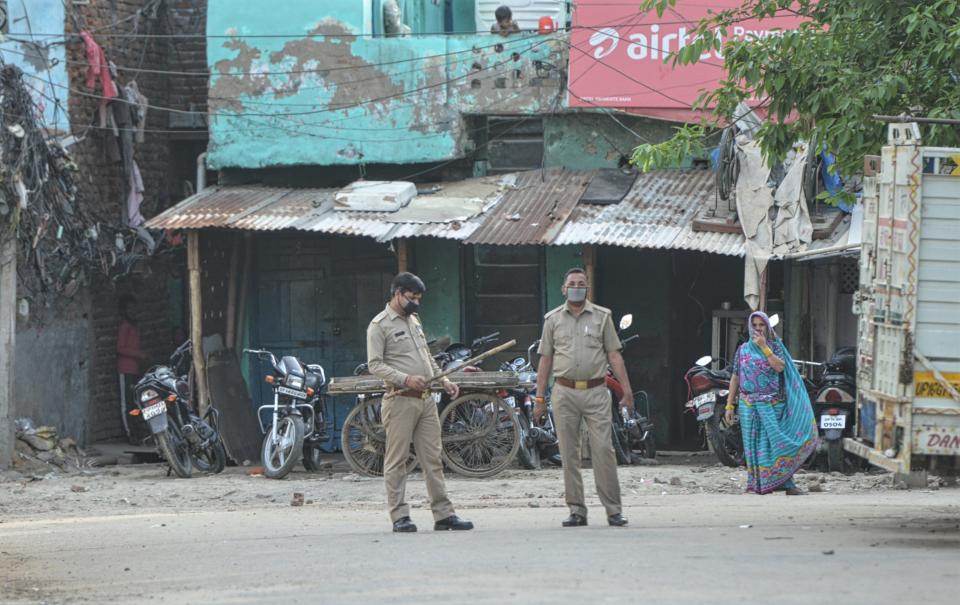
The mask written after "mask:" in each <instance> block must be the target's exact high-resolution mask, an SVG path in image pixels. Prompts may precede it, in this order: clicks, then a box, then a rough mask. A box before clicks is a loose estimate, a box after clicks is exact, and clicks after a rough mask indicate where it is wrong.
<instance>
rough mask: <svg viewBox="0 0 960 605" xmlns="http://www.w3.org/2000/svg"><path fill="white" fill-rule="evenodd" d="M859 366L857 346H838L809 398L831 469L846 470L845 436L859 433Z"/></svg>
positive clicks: (821, 445)
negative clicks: (857, 427) (857, 423)
mask: <svg viewBox="0 0 960 605" xmlns="http://www.w3.org/2000/svg"><path fill="white" fill-rule="evenodd" d="M856 369H857V350H856V348H855V347H843V348H841V349H837V351H836V352H834V354H833V355H832V356H831V357H830V360H829V361H827V362H826V363H825V364H823V373H822V374H821V376H820V381H819V385H818V388H817V390H816V394H815V395H812V396H811V398H810V400H811V402H812V403H813V413H814V417H815V418H817V426H818V427H819V429H820V447H819V448H818V452H817V453H818V455H820V454H823V452H824V450H825V452H826V462H827V465H826V466H827V470H828V471H830V472H843V471H844V454H843V439H844V438H845V437H853V436H854V434H855V432H856V426H855V422H856V420H855V419H856V402H857V379H856ZM818 457H819V456H818Z"/></svg>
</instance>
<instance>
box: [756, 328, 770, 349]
mask: <svg viewBox="0 0 960 605" xmlns="http://www.w3.org/2000/svg"><path fill="white" fill-rule="evenodd" d="M753 344H755V345H757V346H758V347H760V348H761V349H763V348H764V347H766V346H767V337H766V336H764V335H763V332H762V331H760V330H757V329H754V330H753Z"/></svg>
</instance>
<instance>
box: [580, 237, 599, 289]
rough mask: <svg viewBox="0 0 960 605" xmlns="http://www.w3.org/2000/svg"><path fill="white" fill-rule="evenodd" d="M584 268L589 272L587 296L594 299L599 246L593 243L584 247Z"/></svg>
mask: <svg viewBox="0 0 960 605" xmlns="http://www.w3.org/2000/svg"><path fill="white" fill-rule="evenodd" d="M583 270H584V271H586V272H587V298H589V299H590V300H594V298H593V293H594V292H595V291H596V290H595V288H594V282H595V281H596V276H597V248H596V246H593V245H591V244H586V245H585V246H584V247H583Z"/></svg>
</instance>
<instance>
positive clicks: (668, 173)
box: [552, 170, 744, 256]
mask: <svg viewBox="0 0 960 605" xmlns="http://www.w3.org/2000/svg"><path fill="white" fill-rule="evenodd" d="M713 203H714V178H713V173H712V172H710V171H709V170H660V171H655V172H648V173H646V174H641V175H639V176H638V177H637V180H636V182H635V183H634V184H633V187H631V188H630V191H629V192H628V193H627V195H626V196H625V197H624V198H623V201H621V202H620V203H618V204H610V205H606V206H603V205H595V204H579V205H578V206H577V207H576V209H575V210H574V211H573V212H572V213H571V215H570V219H569V220H568V221H567V223H566V225H564V227H563V229H561V231H560V233H559V234H558V235H557V237H556V238H554V240H553V242H552V243H553V244H555V245H564V244H608V245H613V246H623V247H627V248H663V249H677V250H698V251H701V252H709V253H712V254H724V255H731V256H743V255H744V245H743V244H744V239H743V235H742V234H740V233H713V232H702V231H699V232H698V231H694V230H693V219H694V217H695V216H696V215H697V213H698V212H699V211H700V209H701V208H704V207H706V206H707V204H711V205H712V204H713Z"/></svg>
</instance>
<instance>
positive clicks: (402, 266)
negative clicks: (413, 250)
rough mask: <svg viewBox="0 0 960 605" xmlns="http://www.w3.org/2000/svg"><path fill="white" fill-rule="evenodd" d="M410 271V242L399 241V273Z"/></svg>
mask: <svg viewBox="0 0 960 605" xmlns="http://www.w3.org/2000/svg"><path fill="white" fill-rule="evenodd" d="M409 270H410V241H409V240H407V239H406V238H404V239H398V240H397V273H403V272H404V271H409Z"/></svg>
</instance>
